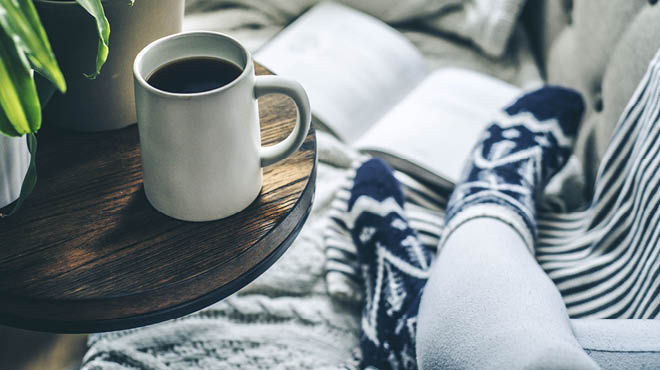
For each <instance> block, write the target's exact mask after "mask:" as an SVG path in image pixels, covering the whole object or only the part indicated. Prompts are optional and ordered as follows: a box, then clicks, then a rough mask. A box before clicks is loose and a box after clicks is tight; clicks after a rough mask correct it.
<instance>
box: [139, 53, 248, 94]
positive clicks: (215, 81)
mask: <svg viewBox="0 0 660 370" xmlns="http://www.w3.org/2000/svg"><path fill="white" fill-rule="evenodd" d="M242 72H243V70H242V69H241V68H239V67H238V66H237V65H235V64H234V63H231V62H229V61H226V60H223V59H219V58H213V57H191V58H185V59H178V60H175V61H172V62H170V63H167V64H165V65H163V66H161V67H159V68H158V69H157V70H156V71H155V72H153V73H152V74H151V76H149V77H148V78H147V82H148V83H149V85H151V86H153V87H155V88H157V89H159V90H163V91H167V92H171V93H178V94H191V93H198V92H203V91H209V90H213V89H217V88H219V87H222V86H225V85H227V84H229V83H230V82H232V81H234V80H235V79H236V78H237V77H238V76H240V74H241V73H242Z"/></svg>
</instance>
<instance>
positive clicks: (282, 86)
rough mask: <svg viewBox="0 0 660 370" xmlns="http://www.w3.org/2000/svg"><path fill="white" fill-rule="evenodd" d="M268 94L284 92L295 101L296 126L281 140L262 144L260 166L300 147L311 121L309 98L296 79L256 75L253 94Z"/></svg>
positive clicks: (280, 158) (271, 162) (270, 162)
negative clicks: (267, 144) (271, 143)
mask: <svg viewBox="0 0 660 370" xmlns="http://www.w3.org/2000/svg"><path fill="white" fill-rule="evenodd" d="M268 94H284V95H287V96H288V97H290V98H291V99H293V101H294V103H296V107H297V113H296V127H294V128H293V131H291V133H290V134H289V136H287V137H286V139H284V140H282V141H281V142H279V143H277V144H275V145H271V146H262V147H261V150H260V153H259V156H260V157H261V167H265V166H269V165H271V164H274V163H276V162H278V161H281V160H282V159H284V158H286V157H288V156H289V155H290V154H291V153H293V152H295V151H296V150H298V148H300V146H301V145H302V143H303V141H305V137H307V132H308V131H309V126H310V124H311V121H312V112H311V109H310V107H309V98H307V93H306V92H305V89H303V87H302V85H301V84H299V83H298V82H296V81H293V80H290V79H288V78H285V77H281V76H257V79H256V82H255V84H254V96H255V97H256V98H257V99H258V98H259V97H262V96H264V95H268Z"/></svg>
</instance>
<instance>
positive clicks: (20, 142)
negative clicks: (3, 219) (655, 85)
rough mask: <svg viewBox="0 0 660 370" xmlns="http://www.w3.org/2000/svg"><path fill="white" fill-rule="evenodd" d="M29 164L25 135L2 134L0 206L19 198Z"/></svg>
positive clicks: (0, 136) (0, 137) (0, 149)
mask: <svg viewBox="0 0 660 370" xmlns="http://www.w3.org/2000/svg"><path fill="white" fill-rule="evenodd" d="M29 164H30V152H29V151H28V148H27V141H26V139H25V136H23V137H19V138H13V137H8V136H5V135H2V134H0V208H2V207H5V206H7V205H9V204H10V203H12V202H13V201H15V200H16V199H18V196H19V194H20V193H21V185H22V184H23V179H24V178H25V173H26V172H27V170H28V166H29Z"/></svg>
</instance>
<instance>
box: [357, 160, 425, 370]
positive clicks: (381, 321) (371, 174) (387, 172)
mask: <svg viewBox="0 0 660 370" xmlns="http://www.w3.org/2000/svg"><path fill="white" fill-rule="evenodd" d="M403 200H404V199H403V193H402V191H401V186H400V184H399V183H398V181H397V180H396V179H395V178H394V175H393V173H392V170H391V169H390V168H389V167H388V166H387V165H386V164H385V162H383V161H381V160H379V159H371V160H369V161H367V162H365V163H364V164H363V165H362V166H361V167H360V168H358V170H357V172H356V175H355V180H354V185H353V188H352V190H351V196H350V199H349V202H348V210H349V212H348V215H347V221H348V222H347V225H348V226H349V229H350V230H351V236H352V238H353V242H354V243H355V245H356V246H357V250H358V263H359V265H360V269H361V273H362V278H363V282H364V287H365V293H366V294H365V305H364V309H363V311H362V335H361V338H360V347H361V349H362V354H363V362H362V365H363V367H367V366H374V367H377V368H378V369H380V370H385V369H415V368H416V367H417V365H416V359H415V341H414V339H415V332H416V323H417V311H418V307H419V301H420V297H421V292H422V289H423V287H424V284H425V283H426V279H427V278H428V271H429V268H430V266H431V260H432V257H433V252H432V251H431V250H430V248H427V247H424V246H422V245H421V244H420V243H419V241H418V239H417V235H416V233H415V232H414V230H413V229H411V228H410V226H409V224H408V221H407V220H406V217H405V214H404V210H403Z"/></svg>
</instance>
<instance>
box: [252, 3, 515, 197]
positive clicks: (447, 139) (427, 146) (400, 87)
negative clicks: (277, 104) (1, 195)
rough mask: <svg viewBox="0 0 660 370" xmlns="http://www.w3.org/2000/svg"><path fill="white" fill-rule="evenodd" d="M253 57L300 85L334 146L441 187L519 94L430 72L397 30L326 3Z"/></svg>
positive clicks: (453, 73)
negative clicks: (345, 146)
mask: <svg viewBox="0 0 660 370" xmlns="http://www.w3.org/2000/svg"><path fill="white" fill-rule="evenodd" d="M255 59H256V60H257V61H258V62H259V63H261V64H262V65H264V66H265V67H267V68H268V69H270V70H271V71H273V72H275V73H277V74H279V75H282V76H287V77H291V78H293V79H295V80H297V81H299V82H300V83H301V84H302V85H303V86H304V87H305V90H306V91H307V93H308V95H309V99H310V103H311V106H312V111H313V114H314V118H315V120H316V122H318V123H321V124H322V125H323V126H325V127H326V128H327V129H329V130H330V131H331V132H332V133H334V134H335V135H336V136H338V137H339V138H340V139H341V140H343V141H344V142H346V143H348V144H350V145H352V146H354V147H355V148H358V149H359V150H361V151H365V152H368V153H371V154H374V155H376V156H380V157H384V159H386V160H387V161H388V162H389V163H390V164H391V165H392V166H393V167H395V168H398V169H400V170H403V171H405V172H407V173H409V174H411V175H413V176H416V177H418V178H420V179H421V180H424V181H426V182H429V183H431V184H435V185H439V186H443V187H448V188H451V187H453V184H454V183H455V182H456V181H457V180H458V179H459V177H460V173H461V171H462V168H463V165H464V162H465V160H466V159H467V158H468V156H469V155H470V152H471V151H472V148H473V147H474V145H475V143H476V142H477V140H478V139H479V136H480V135H481V132H482V130H483V129H484V128H485V127H486V126H487V125H488V124H489V122H490V120H491V119H492V117H493V113H495V112H496V111H497V110H498V109H501V108H502V107H504V106H505V105H506V104H508V103H510V102H511V101H512V100H513V99H514V98H515V97H516V96H517V95H518V94H520V89H519V88H517V87H515V86H512V85H510V84H508V83H506V82H503V81H500V80H497V79H495V78H493V77H489V76H486V75H483V74H480V73H476V72H471V71H468V70H463V69H454V68H452V69H440V70H437V71H434V72H431V71H429V69H428V67H427V65H426V63H425V61H424V59H423V57H422V55H421V54H420V52H419V51H418V50H417V49H415V47H414V46H413V45H412V44H411V43H410V42H409V41H408V40H407V39H406V38H405V37H404V36H403V35H401V34H400V33H399V32H397V31H396V30H394V29H392V28H390V27H389V26H387V25H386V24H384V23H383V22H381V21H379V20H377V19H375V18H372V17H370V16H368V15H366V14H363V13H361V12H358V11H356V10H353V9H351V8H348V7H345V6H343V5H339V4H336V3H332V2H326V3H321V4H318V5H316V6H315V7H313V8H312V9H310V10H309V11H308V12H307V13H305V14H304V15H302V16H301V17H300V18H298V19H297V20H296V21H295V22H293V23H292V24H291V25H289V26H288V27H287V28H285V29H284V30H283V31H282V32H280V33H279V34H278V35H277V36H275V37H274V38H273V39H272V40H271V41H270V42H269V43H268V44H266V45H265V46H264V47H263V48H262V49H260V50H259V51H258V52H257V53H256V54H255Z"/></svg>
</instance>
